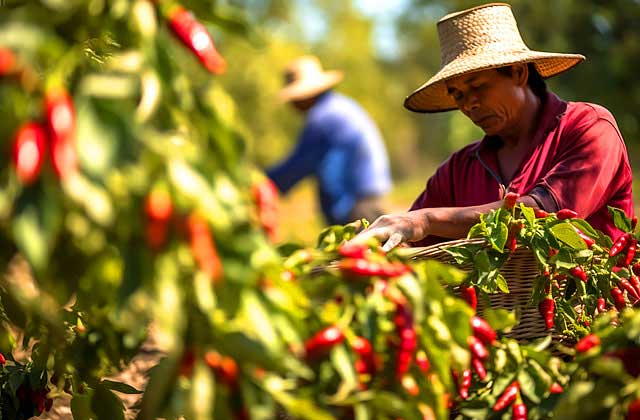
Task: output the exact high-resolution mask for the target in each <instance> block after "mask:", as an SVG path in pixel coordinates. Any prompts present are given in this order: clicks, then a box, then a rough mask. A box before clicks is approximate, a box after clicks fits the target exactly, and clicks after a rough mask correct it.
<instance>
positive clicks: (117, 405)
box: [91, 384, 124, 420]
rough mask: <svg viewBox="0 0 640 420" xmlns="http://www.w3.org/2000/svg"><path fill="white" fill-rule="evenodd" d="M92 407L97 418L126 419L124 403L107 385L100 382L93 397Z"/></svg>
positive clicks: (98, 419)
mask: <svg viewBox="0 0 640 420" xmlns="http://www.w3.org/2000/svg"><path fill="white" fill-rule="evenodd" d="M91 409H92V410H93V412H94V413H96V418H97V420H124V405H123V404H122V401H121V400H120V398H118V397H116V396H115V394H114V393H113V392H111V391H110V390H109V389H108V388H107V387H105V386H103V385H101V384H98V385H96V388H95V390H94V392H93V396H92V397H91Z"/></svg>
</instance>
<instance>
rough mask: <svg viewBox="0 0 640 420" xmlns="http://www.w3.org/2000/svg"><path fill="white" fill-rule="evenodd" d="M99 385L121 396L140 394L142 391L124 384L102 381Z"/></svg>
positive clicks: (107, 380)
mask: <svg viewBox="0 0 640 420" xmlns="http://www.w3.org/2000/svg"><path fill="white" fill-rule="evenodd" d="M100 383H101V384H102V385H104V387H105V388H107V389H110V390H112V391H118V392H122V393H123V394H142V391H139V390H137V389H135V388H134V387H132V386H131V385H128V384H125V383H123V382H117V381H111V380H109V379H103V380H102V381H101V382H100Z"/></svg>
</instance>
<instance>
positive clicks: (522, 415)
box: [511, 403, 527, 420]
mask: <svg viewBox="0 0 640 420" xmlns="http://www.w3.org/2000/svg"><path fill="white" fill-rule="evenodd" d="M512 410H513V411H512V413H511V420H527V406H526V405H524V403H516V404H513V407H512Z"/></svg>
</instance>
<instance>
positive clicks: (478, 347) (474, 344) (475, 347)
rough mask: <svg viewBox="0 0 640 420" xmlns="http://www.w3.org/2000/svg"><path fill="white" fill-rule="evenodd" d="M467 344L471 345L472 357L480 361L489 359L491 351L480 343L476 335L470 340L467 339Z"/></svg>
mask: <svg viewBox="0 0 640 420" xmlns="http://www.w3.org/2000/svg"><path fill="white" fill-rule="evenodd" d="M467 342H468V343H469V349H470V350H471V355H472V356H474V357H476V358H478V359H480V360H484V359H486V358H487V357H489V351H488V350H487V348H486V347H485V346H484V344H482V341H480V340H479V339H478V338H477V337H476V336H475V335H471V336H469V338H467Z"/></svg>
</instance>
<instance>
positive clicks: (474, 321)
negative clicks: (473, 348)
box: [471, 316, 497, 346]
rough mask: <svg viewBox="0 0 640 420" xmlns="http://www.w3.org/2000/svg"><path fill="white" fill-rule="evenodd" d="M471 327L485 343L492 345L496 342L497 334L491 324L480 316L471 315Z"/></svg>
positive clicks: (474, 333) (475, 334)
mask: <svg viewBox="0 0 640 420" xmlns="http://www.w3.org/2000/svg"><path fill="white" fill-rule="evenodd" d="M471 328H472V330H473V335H474V336H476V337H477V338H479V339H480V340H482V342H483V343H484V344H486V345H487V346H490V345H492V344H494V343H495V342H496V337H497V334H496V332H495V331H494V329H493V328H491V325H489V323H488V322H487V321H485V320H484V319H482V318H480V317H479V316H473V317H471Z"/></svg>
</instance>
